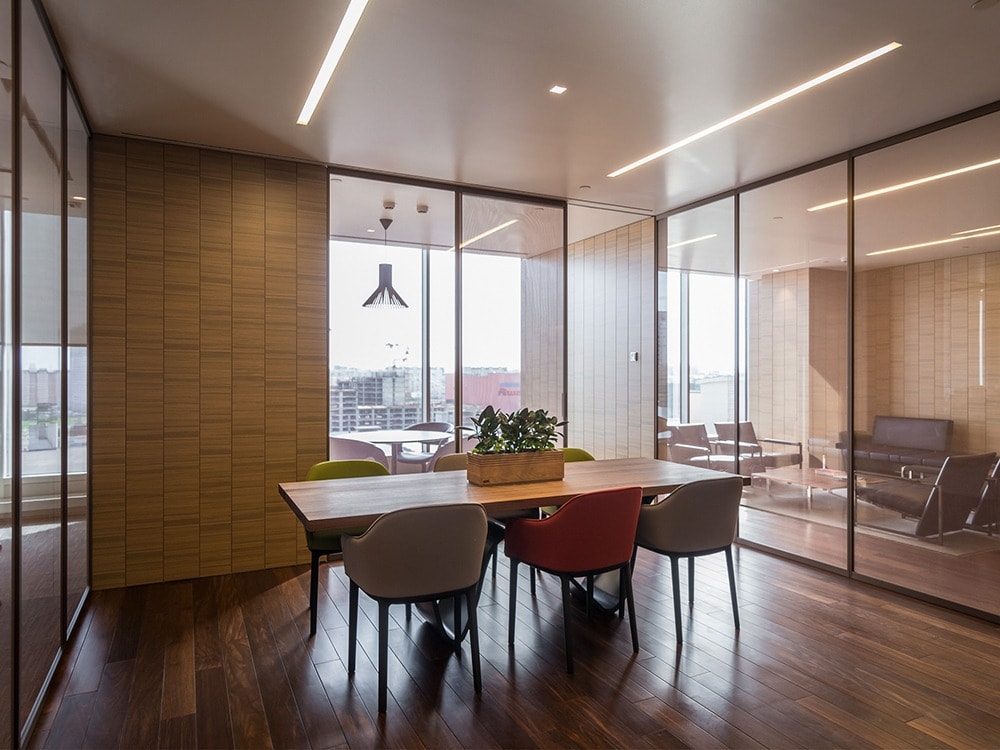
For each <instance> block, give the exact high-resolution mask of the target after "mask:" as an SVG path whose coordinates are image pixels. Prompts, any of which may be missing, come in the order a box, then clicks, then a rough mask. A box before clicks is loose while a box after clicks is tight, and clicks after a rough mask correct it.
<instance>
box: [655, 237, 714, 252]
mask: <svg viewBox="0 0 1000 750" xmlns="http://www.w3.org/2000/svg"><path fill="white" fill-rule="evenodd" d="M718 236H719V235H718V234H703V235H702V236H701V237H695V238H693V239H690V240H683V241H681V242H675V243H674V244H672V245H667V250H673V249H674V248H675V247H683V246H684V245H690V244H692V243H695V242H701V241H702V240H710V239H712V238H713V237H718Z"/></svg>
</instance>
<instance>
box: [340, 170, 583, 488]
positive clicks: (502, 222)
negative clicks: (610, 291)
mask: <svg viewBox="0 0 1000 750" xmlns="http://www.w3.org/2000/svg"><path fill="white" fill-rule="evenodd" d="M330 179H331V183H330V434H331V436H340V437H344V436H348V437H354V438H362V439H363V438H364V435H363V433H364V432H366V431H370V430H375V429H403V428H405V427H407V426H412V425H415V424H418V423H422V422H447V423H450V424H452V425H465V426H470V425H471V419H472V418H473V417H475V416H478V414H479V413H480V412H481V411H482V409H483V408H484V407H485V406H487V405H493V406H494V407H495V408H497V409H503V410H505V411H510V410H512V409H519V408H522V407H528V408H532V409H546V410H548V411H549V413H550V414H553V415H556V416H559V417H560V418H562V416H563V414H564V407H563V392H564V384H563V382H564V368H563V360H564V343H563V341H564V337H565V333H564V327H565V313H564V307H565V305H564V303H563V298H564V291H563V290H564V275H565V274H564V271H563V267H564V257H565V240H564V229H563V225H564V220H563V215H564V212H565V207H564V206H563V205H562V204H560V203H556V202H552V203H539V202H535V201H529V200H520V199H517V198H512V197H503V198H499V197H496V196H484V195H479V194H472V193H466V192H463V191H456V190H451V189H447V188H438V187H428V186H421V185H412V184H403V183H396V182H388V181H385V180H380V179H373V178H368V177H363V176H356V175H338V174H333V175H331V178H330ZM456 219H457V220H456ZM456 236H461V238H462V239H461V241H460V242H458V243H456V242H455V240H454V238H455V237H456ZM387 285H388V286H391V291H392V294H389V293H388V292H387V291H386V290H385V287H386V286H387ZM380 290H381V292H383V293H384V294H383V295H382V296H380V294H379V292H380ZM457 373H461V376H460V377H458V376H457ZM354 433H359V434H354ZM421 468H422V467H421V465H420V464H419V463H413V462H403V463H401V464H398V465H397V470H399V471H413V470H415V471H419V470H420V469H421Z"/></svg>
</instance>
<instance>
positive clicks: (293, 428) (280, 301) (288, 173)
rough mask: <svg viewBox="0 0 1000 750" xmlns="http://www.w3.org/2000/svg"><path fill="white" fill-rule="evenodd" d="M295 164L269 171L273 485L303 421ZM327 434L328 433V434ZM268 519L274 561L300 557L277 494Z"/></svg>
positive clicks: (268, 377) (284, 470)
mask: <svg viewBox="0 0 1000 750" xmlns="http://www.w3.org/2000/svg"><path fill="white" fill-rule="evenodd" d="M295 197H296V174H295V165H294V164H287V163H281V162H275V161H268V162H267V164H266V165H265V176H264V268H265V282H264V284H265V286H264V311H265V312H264V314H265V333H264V342H265V346H266V348H267V353H268V357H267V360H266V362H265V365H264V389H265V390H264V392H265V398H266V400H267V404H268V410H267V413H266V415H265V445H266V450H267V460H266V462H265V475H266V482H267V484H268V486H276V485H277V483H278V482H280V481H281V480H282V478H283V477H288V476H294V475H295V471H296V467H297V460H296V455H295V451H296V444H297V436H298V426H297V424H296V414H295V405H296V400H295V389H296V363H295V359H296V357H295V345H296V335H295V325H296V310H295V303H296V281H295V271H296V263H295V230H296V222H295ZM323 439H324V440H325V439H326V438H325V436H324V438H323ZM266 501H267V507H266V510H265V523H266V525H267V543H266V545H265V562H266V564H267V565H268V566H276V565H291V564H294V563H295V562H296V561H297V560H298V555H297V551H296V549H297V545H296V542H297V540H298V538H299V537H300V536H301V532H299V530H298V524H297V523H296V521H295V518H294V517H293V516H292V515H291V514H290V513H289V512H288V506H286V505H285V503H284V502H283V501H282V500H281V498H280V497H278V495H277V493H271V494H269V495H268V496H267V498H266Z"/></svg>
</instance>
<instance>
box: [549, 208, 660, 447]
mask: <svg viewBox="0 0 1000 750" xmlns="http://www.w3.org/2000/svg"><path fill="white" fill-rule="evenodd" d="M655 233H656V223H655V221H654V220H653V219H644V220H643V221H639V222H636V223H634V224H630V225H628V226H625V227H621V228H620V229H616V230H613V231H610V232H605V233H604V234H600V235H597V236H596V237H590V238H588V239H586V240H582V241H580V242H575V243H573V244H572V245H570V246H569V252H568V257H567V297H568V300H567V302H568V305H567V306H568V310H569V323H568V327H569V330H568V342H567V343H568V348H569V356H568V365H569V373H568V378H567V380H568V384H569V385H568V387H569V398H568V401H569V409H568V412H569V424H568V425H567V427H566V435H567V439H568V444H569V445H572V446H575V447H579V448H584V449H586V450H588V451H590V452H591V453H593V454H594V455H595V456H596V457H597V458H622V457H626V456H647V457H650V458H652V457H654V455H655V424H654V409H653V404H655V403H656V395H655V392H654V388H655V380H654V372H655V367H654V363H655V360H656V350H655V345H654V341H655V318H654V316H653V314H652V311H653V310H655V300H654V297H653V292H654V288H655V286H654V281H655V274H656V250H655V239H654V238H655ZM630 352H638V353H639V361H638V362H632V361H630V360H629V353H630Z"/></svg>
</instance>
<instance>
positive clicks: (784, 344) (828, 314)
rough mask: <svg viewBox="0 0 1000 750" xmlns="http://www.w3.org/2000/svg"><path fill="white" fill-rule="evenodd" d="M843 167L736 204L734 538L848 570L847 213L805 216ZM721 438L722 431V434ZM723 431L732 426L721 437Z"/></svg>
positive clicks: (842, 182)
mask: <svg viewBox="0 0 1000 750" xmlns="http://www.w3.org/2000/svg"><path fill="white" fill-rule="evenodd" d="M846 186H847V169H846V165H845V164H837V165H833V166H830V167H826V168H825V169H820V170H816V171H813V172H809V173H806V174H803V175H799V176H797V177H792V178H789V179H787V180H782V181H780V182H777V183H774V184H771V185H767V186H765V187H761V188H758V189H756V190H752V191H748V192H746V193H744V194H743V195H741V196H740V278H741V279H742V280H743V282H744V284H743V286H742V290H743V294H744V295H745V296H744V302H743V306H744V307H745V310H746V331H745V333H743V335H741V336H740V347H741V350H742V351H744V352H745V354H744V356H743V357H741V359H742V360H743V361H744V362H745V367H746V370H745V372H746V389H745V405H744V418H743V420H742V421H741V422H740V424H739V425H737V426H736V427H737V429H738V432H737V434H738V440H739V442H740V471H741V472H742V473H743V474H745V475H749V476H751V478H752V480H751V486H750V487H747V488H746V490H745V491H744V493H743V505H744V514H743V517H742V519H741V526H740V536H741V537H742V538H744V539H747V540H749V541H754V542H758V543H760V544H763V545H766V546H769V547H772V548H775V549H781V550H783V551H786V552H790V553H793V554H796V555H799V556H802V557H805V558H808V559H812V560H818V561H820V562H823V563H827V564H829V565H834V566H836V567H839V568H846V566H847V531H846V530H847V484H848V482H847V474H846V472H845V466H844V463H843V461H842V456H841V452H840V450H839V449H838V448H837V445H838V443H840V441H841V440H842V437H843V434H842V433H843V431H844V430H845V429H846V426H847V380H848V377H847V373H848V370H847V309H848V307H847V305H848V297H847V217H846V214H847V211H846V207H845V205H843V204H841V205H839V206H834V207H831V208H830V209H828V210H824V211H810V210H809V208H810V207H811V206H813V205H815V204H816V203H819V202H820V201H822V200H826V199H827V197H828V196H831V195H833V196H837V195H843V194H844V193H845V191H846ZM720 429H721V428H720ZM730 429H732V427H730Z"/></svg>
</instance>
